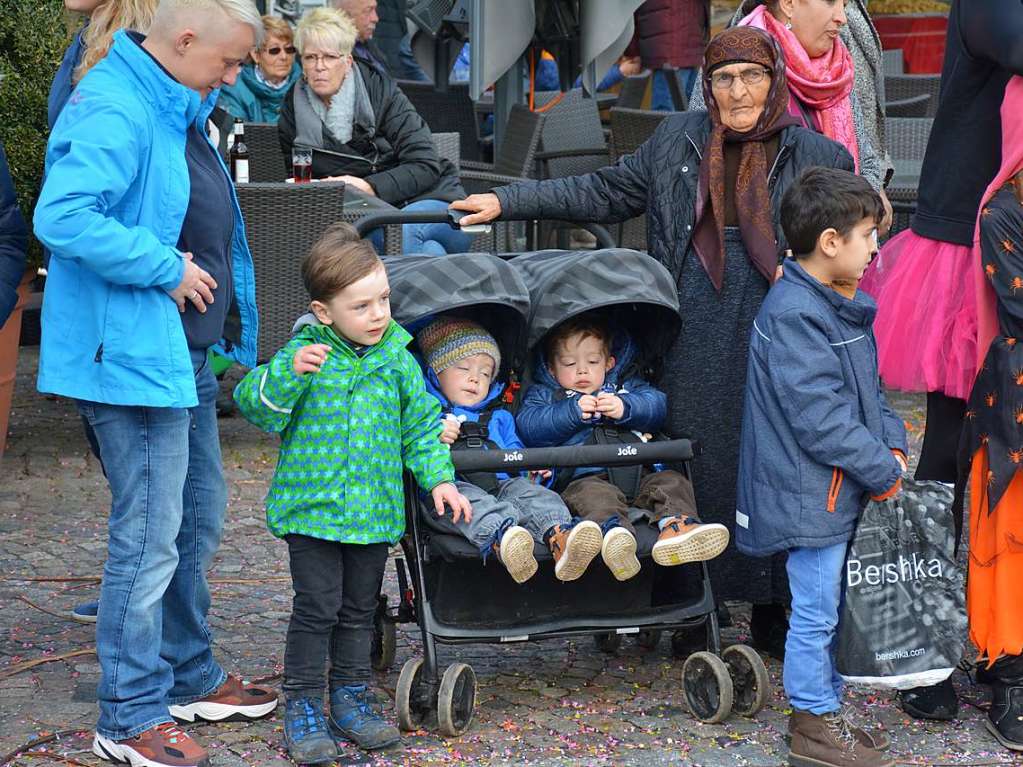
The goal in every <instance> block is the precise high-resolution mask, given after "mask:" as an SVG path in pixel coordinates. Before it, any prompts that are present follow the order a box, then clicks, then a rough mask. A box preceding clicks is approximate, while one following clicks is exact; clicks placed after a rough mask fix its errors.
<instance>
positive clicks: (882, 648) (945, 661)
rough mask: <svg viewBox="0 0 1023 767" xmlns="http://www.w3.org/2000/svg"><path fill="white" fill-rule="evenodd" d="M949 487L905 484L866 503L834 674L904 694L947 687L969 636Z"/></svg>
mask: <svg viewBox="0 0 1023 767" xmlns="http://www.w3.org/2000/svg"><path fill="white" fill-rule="evenodd" d="M952 500H953V492H952V488H950V487H947V486H945V485H943V484H941V483H938V482H917V481H915V480H913V479H911V478H910V477H909V476H906V477H903V479H902V491H901V492H900V493H899V494H898V495H896V496H895V497H894V498H891V499H889V500H887V501H870V503H868V504H867V507H866V509H865V510H864V511H863V515H862V516H861V517H860V521H859V525H858V526H857V528H856V535H855V537H854V538H853V541H852V544H851V545H850V547H849V553H848V555H847V556H846V564H845V601H844V605H843V607H842V614H841V620H840V623H839V628H838V652H837V656H836V658H835V662H836V665H837V668H838V673H839V674H841V675H842V677H843V678H844V679H845V680H846V681H848V682H853V683H856V684H866V685H871V686H876V687H889V688H895V689H899V690H906V689H909V688H911V687H920V686H924V685H932V684H937V683H938V682H941V681H944V680H945V679H947V678H948V676H949V675H950V674H951V673H952V671H953V669H955V667H956V666H957V665H958V664H959V658H960V656H961V654H962V651H963V644H964V640H965V637H966V590H965V588H966V586H965V578H964V576H963V571H962V569H961V568H960V567H959V565H958V564H957V563H956V561H955V556H954V553H953V552H954V548H955V525H954V522H953V520H952V511H951V508H952Z"/></svg>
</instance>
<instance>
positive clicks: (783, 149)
mask: <svg viewBox="0 0 1023 767" xmlns="http://www.w3.org/2000/svg"><path fill="white" fill-rule="evenodd" d="M787 150H788V145H785V146H782V147H779V149H778V154H776V155H775V156H774V164H773V165H771V171H770V173H768V174H767V193H768V194H770V193H771V192H773V191H774V185H775V184H776V183H777V181H778V179H777V178H775V176H774V172H775V171H776V170H778V163H779V162H781V158H782V155H784V154H785V152H786V151H787Z"/></svg>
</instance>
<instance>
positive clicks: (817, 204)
mask: <svg viewBox="0 0 1023 767" xmlns="http://www.w3.org/2000/svg"><path fill="white" fill-rule="evenodd" d="M883 216H884V208H883V207H882V204H881V199H880V198H879V197H878V195H877V193H876V192H874V191H873V190H872V189H871V188H870V185H869V184H868V183H867V182H866V181H864V180H863V179H862V178H861V177H859V176H854V175H852V174H851V173H848V172H846V171H840V170H833V169H825V168H810V169H808V170H807V171H805V172H804V173H803V174H802V176H800V178H799V179H798V180H797V181H796V182H795V183H794V184H793V185H792V186H790V187H789V189H788V190H787V191H786V193H785V196H784V198H783V199H782V204H781V224H782V227H783V228H784V230H785V236H786V238H787V239H788V242H789V245H790V247H791V248H792V251H793V252H794V253H795V254H796V255H795V260H788V261H786V262H785V265H784V274H783V276H782V277H781V279H780V280H779V281H778V282H777V283H776V284H775V285H774V287H773V288H772V289H771V291H770V292H769V293H768V295H767V298H766V299H765V300H764V303H763V306H761V308H760V312H759V313H758V314H757V318H756V321H755V322H754V324H753V333H752V338H751V341H750V354H749V375H748V378H747V384H746V400H745V409H744V413H743V419H742V437H741V447H740V455H739V489H738V503H737V509H736V512H735V517H736V543H737V544H738V547H739V550H740V551H742V552H743V553H744V554H748V555H751V556H758V557H763V556H768V555H771V554H774V553H776V552H780V551H787V552H788V563H787V570H788V576H789V585H790V587H791V590H792V617H791V619H790V621H789V631H788V636H787V638H786V641H785V670H784V682H785V692H786V693H787V694H788V696H789V700H790V702H791V704H792V715H791V717H790V719H789V732H790V733H791V734H792V744H791V750H790V754H789V764H792V765H848V764H857V765H862V767H883V766H884V765H890V764H893V762H892V761H891V760H890V759H888V758H886V757H884V756H883V755H882V754H881V753H880V750H881V749H883V748H885V747H886V745H887V740H888V739H887V737H886V736H883V734H882V733H880V732H877V731H868V730H866V729H863V728H861V727H859V726H858V725H857V724H854V723H853V721H852V719H851V718H850V716H849V710H848V709H845V708H843V706H842V701H841V695H842V680H841V677H840V676H839V675H838V673H837V672H836V670H835V666H834V660H833V658H834V655H833V653H834V649H835V642H836V641H837V636H838V621H839V610H840V604H841V597H842V582H843V570H844V568H845V559H846V549H847V547H848V545H849V540H850V539H851V538H852V536H853V533H854V532H855V529H856V522H857V520H858V519H859V516H860V512H861V511H862V510H863V507H864V505H865V503H866V500H867V498H868V496H869V497H873V498H875V499H878V500H883V499H885V498H889V497H891V496H893V495H894V494H895V493H897V492H898V490H899V486H900V477H901V476H902V472H903V471H904V470H905V468H906V432H905V427H904V425H903V422H902V420H901V419H900V418H899V417H898V416H897V415H896V414H895V413H894V412H893V411H892V409H891V408H890V407H889V406H888V403H887V401H886V400H885V396H884V393H883V392H882V390H881V385H880V381H879V378H878V372H877V346H876V344H875V342H874V333H873V329H872V326H873V321H874V315H875V314H876V313H877V306H876V305H875V304H874V301H873V300H872V299H871V298H870V296H868V295H866V294H864V293H863V292H861V291H857V285H858V283H859V280H860V278H861V277H862V276H863V271H864V270H865V269H866V268H867V264H869V263H870V259H871V257H872V256H873V255H874V254H875V253H876V252H877V236H876V230H877V225H878V222H880V221H881V219H882V218H883Z"/></svg>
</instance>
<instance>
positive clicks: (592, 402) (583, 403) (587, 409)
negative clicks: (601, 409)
mask: <svg viewBox="0 0 1023 767" xmlns="http://www.w3.org/2000/svg"><path fill="white" fill-rule="evenodd" d="M579 410H581V411H582V414H583V420H584V421H588V420H590V419H591V418H593V414H594V413H596V412H597V398H596V397H594V396H593V395H592V394H584V395H583V396H581V397H580V398H579Z"/></svg>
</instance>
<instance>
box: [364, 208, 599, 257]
mask: <svg viewBox="0 0 1023 767" xmlns="http://www.w3.org/2000/svg"><path fill="white" fill-rule="evenodd" d="M467 215H468V214H467V213H464V212H462V211H460V210H451V209H450V208H448V209H447V210H439V211H436V210H424V211H412V212H408V211H403V210H385V211H379V212H377V213H369V214H368V215H365V216H363V217H362V218H360V219H359V220H358V221H356V222H355V230H356V231H357V232H358V233H359V236H360V237H365V236H366V234H367V233H368V232H370V231H372V230H374V229H376V228H378V227H381V226H387V225H388V224H447V225H448V226H450V227H451V228H452V229H458V228H459V226H458V222H459V221H461V220H462V218H463V217H464V216H467ZM514 220H522V221H525V220H530V219H509V218H504V217H502V218H500V219H498V221H514ZM564 223H567V224H571V225H572V226H574V227H576V228H577V229H585V230H586V231H587V232H589V233H590V234H592V235H593V236H594V237H596V238H597V247H599V248H616V247H618V245H617V243H616V242H615V240H614V238H613V237H612V236H611V233H610V232H609V231H608V230H607V229H605V228H604V227H602V226H600V224H591V223H589V222H582V221H565V222H564ZM489 229H490V225H489V224H482V225H477V226H469V227H466V228H465V231H466V232H467V233H470V234H474V233H477V232H481V231H489Z"/></svg>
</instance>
